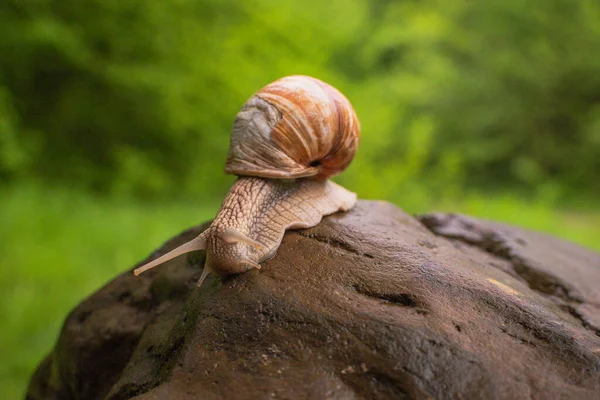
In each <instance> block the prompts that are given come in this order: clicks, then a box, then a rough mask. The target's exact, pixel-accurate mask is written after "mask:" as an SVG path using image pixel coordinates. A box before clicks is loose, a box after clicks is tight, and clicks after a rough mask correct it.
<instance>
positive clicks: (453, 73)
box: [0, 0, 600, 198]
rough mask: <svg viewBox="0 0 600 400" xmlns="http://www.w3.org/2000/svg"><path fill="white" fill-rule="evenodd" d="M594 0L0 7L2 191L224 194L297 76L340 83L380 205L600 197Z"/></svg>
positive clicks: (362, 174) (97, 1) (360, 167)
mask: <svg viewBox="0 0 600 400" xmlns="http://www.w3.org/2000/svg"><path fill="white" fill-rule="evenodd" d="M599 22H600V4H598V3H597V2H594V1H591V0H584V1H580V2H576V3H573V2H567V1H565V0H546V1H542V0H532V1H531V2H525V3H524V2H521V1H516V0H507V1H504V2H501V3H494V4H492V3H490V4H488V3H485V4H483V3H481V4H475V3H468V2H464V1H461V0H447V1H444V2H441V1H420V2H416V1H403V2H392V1H383V0H380V1H375V2H373V1H367V0H352V1H341V0H335V1H330V2H321V1H316V0H308V1H302V2H290V3H286V4H277V3H273V2H271V1H267V0H250V1H244V2H242V1H234V0H225V1H216V0H212V1H197V2H196V1H184V0H174V1H169V2H164V1H162V0H146V1H140V0H129V1H117V0H112V1H101V0H90V1H86V2H80V1H75V0H62V1H57V0H24V1H23V0H22V1H14V0H12V1H7V2H4V3H2V5H0V35H1V37H2V38H3V39H2V40H1V41H0V179H1V180H2V181H3V182H10V181H11V180H15V179H19V178H36V179H43V180H45V181H52V182H57V183H68V184H70V185H74V184H75V185H79V186H84V187H88V188H93V189H96V190H99V191H102V192H112V193H119V194H128V195H144V196H157V195H174V194H177V193H186V194H194V195H206V196H210V195H217V194H218V195H221V194H222V193H223V192H224V191H225V188H226V186H228V185H229V183H230V182H231V179H228V178H226V177H225V176H224V175H223V173H222V168H223V163H224V158H225V154H226V150H227V146H228V140H229V130H230V128H231V124H232V121H233V118H234V116H235V114H236V113H237V111H238V110H239V108H240V107H241V105H242V104H243V103H244V101H245V100H246V99H247V98H248V97H249V96H250V95H251V94H252V93H253V92H254V91H256V90H257V89H259V88H260V87H262V86H263V85H265V84H266V83H268V82H270V81H272V80H274V79H277V78H279V77H281V76H284V75H290V74H297V73H301V74H307V75H314V76H316V77H319V78H321V79H324V80H326V81H328V82H330V83H332V84H333V85H334V86H337V87H339V88H340V89H341V90H342V91H343V92H344V93H346V94H347V96H348V97H349V98H350V100H351V101H352V102H353V104H354V105H355V108H356V109H357V112H358V114H359V117H360V119H361V122H362V127H363V139H362V143H361V149H360V151H359V154H358V157H357V159H356V161H355V163H354V164H353V166H352V167H351V168H350V169H349V170H348V171H347V173H345V174H344V175H343V176H341V177H340V179H341V180H345V181H346V182H347V183H348V186H350V187H352V188H353V189H354V190H357V191H359V193H360V194H362V195H364V196H367V197H385V198H394V197H397V196H401V193H402V191H403V190H406V189H407V188H409V187H410V188H414V187H415V185H417V184H419V185H422V186H424V187H426V188H427V191H428V192H430V193H438V194H441V195H445V194H448V193H449V195H451V194H452V193H456V192H458V191H460V190H462V189H464V188H465V187H466V188H476V189H477V188H478V189H489V188H490V187H505V186H510V187H514V188H521V189H526V190H529V191H530V192H536V191H540V190H542V191H548V190H550V191H551V192H559V193H562V194H564V193H568V192H569V191H571V190H573V189H576V190H577V192H587V193H588V194H590V195H594V194H596V193H598V191H599V189H600V181H599V180H598V179H597V176H596V175H597V172H598V171H600V158H599V157H598V154H599V153H600V151H599V150H600V107H599V104H600V75H598V73H597V71H599V70H600V53H598V51H597V49H598V48H600V23H599Z"/></svg>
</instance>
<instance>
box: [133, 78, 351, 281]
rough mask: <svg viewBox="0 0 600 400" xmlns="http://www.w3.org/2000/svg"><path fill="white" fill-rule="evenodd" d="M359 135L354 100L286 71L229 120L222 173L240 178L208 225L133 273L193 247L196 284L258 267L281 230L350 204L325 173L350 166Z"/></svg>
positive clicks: (273, 247) (317, 219)
mask: <svg viewBox="0 0 600 400" xmlns="http://www.w3.org/2000/svg"><path fill="white" fill-rule="evenodd" d="M359 136H360V124H359V122H358V118H357V116H356V113H355V112H354V109H353V108H352V105H351V104H350V102H349V101H348V99H346V97H344V95H343V94H342V93H340V92H339V91H338V90H337V89H335V88H333V87H332V86H330V85H328V84H327V83H325V82H322V81H320V80H318V79H316V78H311V77H308V76H288V77H284V78H281V79H279V80H277V81H275V82H273V83H271V84H269V85H267V86H265V87H264V88H262V89H261V90H260V91H258V92H257V93H256V94H254V95H253V96H252V97H251V98H250V99H249V100H248V101H247V102H246V103H245V104H244V106H243V108H242V109H241V111H240V112H239V113H238V114H237V116H236V118H235V122H234V125H233V130H232V133H231V141H230V147H229V153H228V155H227V161H226V165H225V172H226V173H228V174H234V175H237V176H238V178H237V180H236V181H235V182H234V184H233V186H232V187H231V189H230V190H229V193H228V194H227V196H226V197H225V200H224V201H223V204H222V205H221V208H220V209H219V211H218V213H217V216H216V217H215V219H214V220H213V222H212V224H211V225H210V227H209V228H208V229H206V230H205V231H204V232H203V233H201V234H200V235H199V236H198V237H196V238H195V239H192V240H191V241H189V242H187V243H185V244H183V245H181V246H179V247H177V248H176V249H174V250H172V251H170V252H169V253H167V254H165V255H163V256H161V257H159V258H157V259H155V260H153V261H151V262H149V263H147V264H145V265H143V266H141V267H139V268H137V269H135V270H134V274H135V275H136V276H137V275H139V274H141V273H142V272H144V271H147V270H149V269H150V268H153V267H155V266H157V265H159V264H162V263H164V262H166V261H168V260H171V259H173V258H175V257H177V256H179V255H181V254H184V253H188V252H191V251H196V250H206V262H205V265H204V271H203V272H202V276H201V277H200V280H199V281H198V286H200V285H201V284H202V282H203V281H204V279H205V278H206V276H207V275H208V274H209V273H211V272H212V273H214V274H216V275H219V276H221V277H224V276H227V275H232V274H240V273H243V272H246V271H249V270H252V269H254V268H256V269H260V264H261V263H262V262H264V261H266V260H268V259H269V258H271V257H273V256H274V255H275V252H276V251H277V248H278V247H279V245H280V244H281V241H282V239H283V236H284V233H285V231H286V230H288V229H299V228H310V227H313V226H315V225H317V224H318V223H319V222H320V221H321V219H322V218H323V217H324V216H326V215H329V214H333V213H335V212H337V211H347V210H349V209H350V208H352V207H353V206H354V204H355V203H356V194H355V193H353V192H350V191H348V190H347V189H345V188H343V187H341V186H340V185H338V184H336V183H334V182H332V181H330V180H329V178H330V177H332V176H334V175H336V174H338V173H340V172H341V171H342V170H344V169H345V168H346V167H347V166H348V165H349V164H350V162H351V161H352V159H353V157H354V154H355V153H356V150H357V147H358V141H359Z"/></svg>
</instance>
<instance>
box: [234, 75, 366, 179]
mask: <svg viewBox="0 0 600 400" xmlns="http://www.w3.org/2000/svg"><path fill="white" fill-rule="evenodd" d="M359 137H360V123H359V121H358V118H357V116H356V113H355V111H354V109H353V108H352V105H351V104H350V102H349V101H348V99H346V97H345V96H344V95H343V94H341V93H340V92H339V91H338V90H337V89H335V88H334V87H332V86H330V85H328V84H327V83H325V82H322V81H320V80H318V79H315V78H311V77H308V76H288V77H285V78H281V79H279V80H277V81H275V82H273V83H271V84H269V85H267V86H265V87H264V88H263V89H261V90H260V91H258V92H257V93H256V94H255V95H254V96H252V97H251V98H250V99H249V100H248V101H247V102H246V104H245V105H244V107H243V108H242V110H241V111H240V112H239V113H238V114H237V116H236V119H235V122H234V126H233V131H232V134H231V143H230V147H229V154H228V155H227V162H226V165H225V172H226V173H229V174H234V175H239V176H257V177H263V178H279V179H293V178H301V177H314V179H318V180H322V179H327V178H329V177H331V176H334V175H337V174H338V173H340V172H341V171H342V170H344V169H345V168H346V167H347V166H348V165H349V164H350V162H351V161H352V159H353V158H354V154H355V153H356V149H357V147H358V141H359Z"/></svg>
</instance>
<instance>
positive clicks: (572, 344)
mask: <svg viewBox="0 0 600 400" xmlns="http://www.w3.org/2000/svg"><path fill="white" fill-rule="evenodd" d="M204 227H206V225H205V226H204ZM202 228H203V227H198V228H195V229H192V230H190V231H187V232H185V233H183V234H182V235H180V236H178V237H177V238H175V239H173V240H171V241H170V242H168V243H166V244H165V245H164V246H163V247H162V248H161V249H160V250H159V251H158V252H156V253H155V254H153V257H155V256H158V255H159V254H161V253H164V252H166V251H168V250H170V249H172V248H174V247H175V246H176V245H178V244H180V243H182V242H184V241H186V240H189V239H191V238H192V237H193V236H195V235H197V234H198V233H199V232H201V230H202ZM202 262H203V253H202V252H197V253H193V254H191V255H190V256H189V257H180V258H178V259H175V260H173V261H171V262H169V263H167V264H165V265H163V266H161V267H158V268H156V269H154V270H152V271H150V272H149V273H147V274H144V275H142V276H140V277H137V278H136V277H134V276H133V274H132V273H131V272H127V273H125V274H123V275H121V276H119V277H118V278H116V279H115V280H114V281H112V282H110V283H109V284H107V285H106V286H105V287H104V288H102V289H101V290H99V291H98V292H97V293H96V294H94V295H92V296H91V297H90V298H88V299H87V300H85V301H84V302H83V303H81V304H80V305H79V306H78V307H77V308H76V309H75V310H73V312H72V313H71V314H70V315H69V317H68V318H67V320H66V322H65V325H64V327H63V331H62V334H61V336H60V339H59V341H58V343H57V345H56V348H55V349H54V351H53V352H52V353H51V354H50V355H49V356H48V357H47V359H46V360H45V361H43V362H42V364H41V365H40V366H39V368H38V370H37V371H36V373H35V375H34V376H33V378H32V381H31V384H30V387H29V392H28V395H27V398H28V399H31V400H39V399H61V400H68V399H102V398H108V399H112V400H116V399H130V398H135V399H138V400H142V399H145V400H149V399H174V400H177V399H197V398H201V399H263V398H264V399H266V398H275V399H307V398H314V399H400V398H414V399H431V398H436V399H456V398H463V399H476V398H494V399H531V398H535V399H542V398H561V399H598V398H599V397H598V396H599V393H600V255H599V254H596V253H593V252H591V251H588V250H585V249H583V248H580V247H577V246H575V245H572V244H569V243H565V242H563V241H560V240H557V239H554V238H551V237H548V236H545V235H541V234H538V233H533V232H529V231H525V230H522V229H518V228H514V227H509V226H505V225H501V224H496V223H491V222H485V221H480V220H476V219H472V218H468V217H463V216H455V215H426V216H422V217H420V218H415V217H412V216H409V215H407V214H405V213H403V212H402V211H401V210H400V209H398V208H396V207H394V206H392V205H390V204H388V203H384V202H366V201H361V202H359V203H358V205H357V207H355V208H354V209H353V210H351V211H350V212H348V213H343V214H335V215H332V216H330V217H327V218H326V219H325V220H324V221H323V222H322V223H321V224H320V225H318V226H317V227H315V228H312V229H307V230H302V231H292V232H288V233H287V234H286V236H285V238H284V241H283V244H282V246H281V247H280V249H279V251H278V253H277V255H276V256H275V257H274V258H272V259H271V260H269V261H267V262H266V263H264V264H263V268H262V269H261V270H260V271H252V272H248V273H245V274H242V275H237V276H233V277H230V278H227V279H224V280H223V281H222V282H219V280H218V279H216V278H214V277H212V278H209V279H208V280H207V282H205V284H204V286H203V287H202V288H201V289H200V290H198V289H196V287H195V282H196V280H197V279H198V277H199V275H200V273H201V268H202V267H201V266H202Z"/></svg>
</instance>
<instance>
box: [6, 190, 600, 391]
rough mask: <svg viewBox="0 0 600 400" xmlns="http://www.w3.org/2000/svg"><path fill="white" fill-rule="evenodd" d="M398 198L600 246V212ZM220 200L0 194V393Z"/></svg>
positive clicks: (502, 199)
mask: <svg viewBox="0 0 600 400" xmlns="http://www.w3.org/2000/svg"><path fill="white" fill-rule="evenodd" d="M415 196H417V195H416V194H415V195H413V196H412V197H410V196H408V197H407V196H404V197H403V198H402V199H399V200H398V202H397V203H399V204H403V205H405V207H406V209H407V211H409V212H424V211H427V210H431V209H440V210H446V211H456V212H463V213H468V214H472V215H476V216H480V217H484V218H488V219H495V220H499V221H506V222H510V223H514V224H517V225H521V226H525V227H529V228H533V229H537V230H541V231H546V232H549V233H552V234H555V235H557V236H560V237H563V238H566V239H570V240H572V241H575V242H579V243H581V244H583V245H586V246H588V247H591V248H596V249H598V250H600V211H599V210H597V211H586V212H573V211H558V210H554V209H552V208H550V207H548V206H545V205H540V204H535V203H533V202H525V203H524V202H522V201H519V200H518V199H516V198H515V197H514V196H509V195H505V196H493V197H490V198H486V197H481V196H476V195H471V196H467V198H465V199H463V200H461V201H445V202H434V201H426V200H423V199H421V198H419V197H418V196H417V197H415ZM217 206H218V204H212V205H202V204H196V202H194V201H189V202H186V203H184V202H172V203H165V204H143V203H139V202H134V201H125V200H121V201H119V200H114V199H112V200H110V199H98V198H94V197H91V196H90V195H88V194H85V193H82V192H78V191H76V190H66V189H48V188H45V189H43V188H40V187H38V186H35V185H19V186H16V187H13V188H8V189H7V188H2V195H1V196H0V235H1V236H0V251H1V254H2V263H1V264H0V319H1V321H2V323H1V324H0V338H1V340H0V354H2V358H3V362H2V364H1V365H0V387H2V392H3V395H4V398H7V399H13V398H20V397H22V396H23V393H24V390H25V388H26V385H27V383H28V379H29V376H30V375H31V373H32V372H33V370H34V368H35V367H36V365H37V364H38V363H39V362H40V360H41V359H42V358H43V357H44V356H45V355H46V354H47V353H48V352H49V351H50V349H51V348H52V346H53V344H54V341H55V340H56V338H57V335H58V332H59V329H60V327H61V324H62V321H63V320H64V318H65V317H66V315H67V313H68V312H69V311H70V310H71V309H72V308H73V307H74V306H76V305H77V304H78V303H79V302H80V301H81V300H82V299H83V298H84V297H86V296H88V295H90V294H91V293H93V292H94V291H95V290H97V289H98V288H100V287H101V286H102V285H103V284H104V283H106V282H107V281H109V280H110V279H111V278H113V277H114V276H115V275H117V274H118V273H120V272H122V271H125V270H127V269H129V268H130V267H131V266H132V265H133V264H134V263H135V262H137V261H139V260H140V259H142V258H144V257H146V256H147V255H148V254H149V253H150V252H151V251H152V250H153V249H155V248H156V247H157V246H159V245H160V244H161V243H163V242H164V241H165V240H166V239H168V238H169V237H171V236H172V235H174V234H176V233H178V232H179V231H181V230H183V229H186V228H188V227H190V226H192V225H194V224H197V223H199V222H202V221H205V220H207V219H209V218H211V217H213V216H214V213H215V212H216V208H217Z"/></svg>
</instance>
